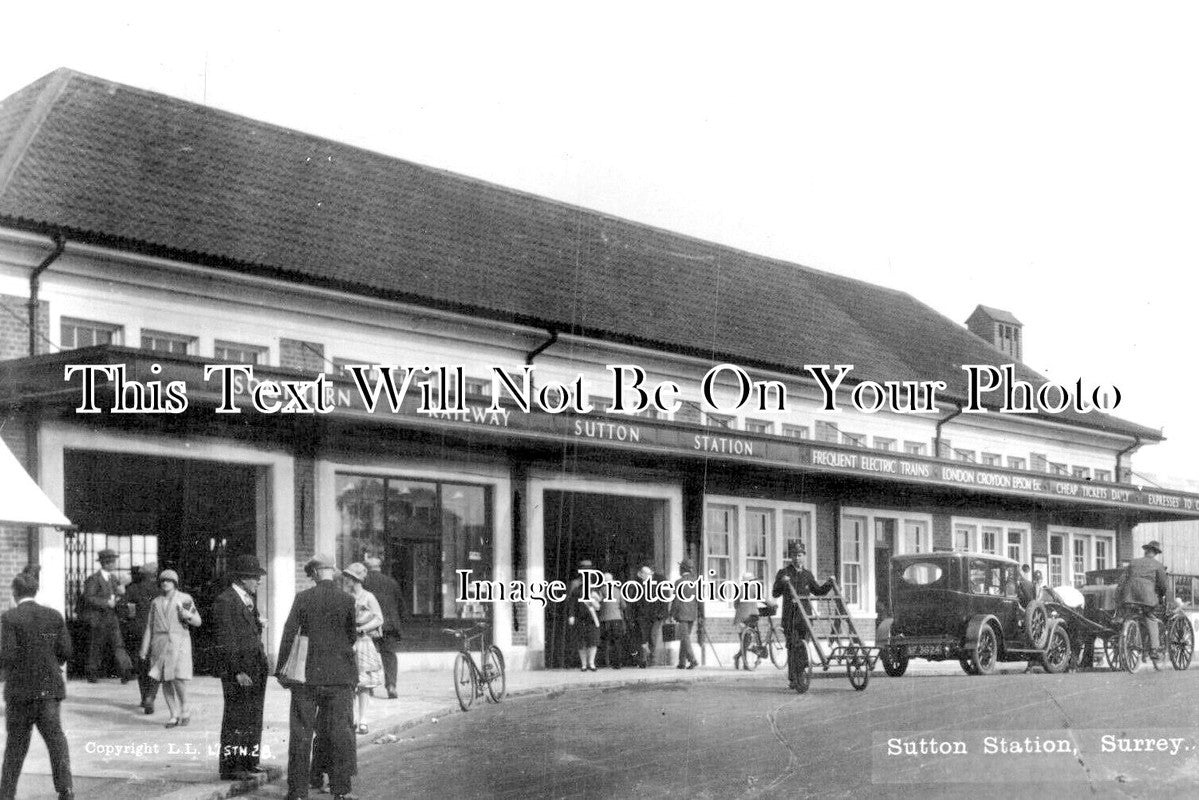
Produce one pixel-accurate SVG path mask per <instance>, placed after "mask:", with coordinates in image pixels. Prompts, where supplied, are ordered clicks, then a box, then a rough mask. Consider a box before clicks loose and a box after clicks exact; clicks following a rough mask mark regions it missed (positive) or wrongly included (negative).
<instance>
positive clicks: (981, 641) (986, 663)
mask: <svg viewBox="0 0 1199 800" xmlns="http://www.w3.org/2000/svg"><path fill="white" fill-rule="evenodd" d="M998 661H999V639H998V637H996V636H995V629H994V628H992V627H991V626H990V625H983V626H982V627H981V628H979V630H978V642H977V643H976V644H975V646H974V652H973V653H971V655H970V663H971V664H972V665H973V666H974V669H975V671H976V673H977V674H978V675H990V674H991V673H992V672H994V671H995V664H996V663H998Z"/></svg>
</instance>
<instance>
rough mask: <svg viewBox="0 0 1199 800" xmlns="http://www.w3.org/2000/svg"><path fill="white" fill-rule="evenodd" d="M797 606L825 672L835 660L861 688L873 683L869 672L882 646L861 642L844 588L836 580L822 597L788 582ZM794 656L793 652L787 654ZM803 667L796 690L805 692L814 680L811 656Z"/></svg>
mask: <svg viewBox="0 0 1199 800" xmlns="http://www.w3.org/2000/svg"><path fill="white" fill-rule="evenodd" d="M788 588H789V589H790V590H791V597H792V599H793V600H795V606H796V608H797V609H799V613H800V615H801V616H802V617H803V621H804V627H805V630H806V632H807V633H806V639H807V641H808V642H811V644H812V648H813V649H814V650H815V651H816V656H817V658H819V659H820V666H821V667H822V668H823V670H824V671H825V672H828V671H829V669H830V668H831V667H832V666H833V665H834V664H844V665H845V672H846V675H847V676H848V677H849V683H850V685H851V686H853V688H854V689H856V690H857V691H859V692H860V691H862V690H863V689H865V688H866V686H867V684H869V683H870V672H871V670H873V669H874V665H875V663H876V662H877V661H878V654H879V649H878V648H877V647H867V646H866V645H865V644H863V643H862V637H861V636H859V635H858V631H857V629H856V628H855V627H854V624H853V619H852V618H851V617H850V616H849V612H848V611H847V610H846V608H845V601H844V600H843V599H842V598H841V590H840V588H839V587H838V586H837V584H836V582H834V583H833V588H832V589H831V590H830V591H829V593H828V594H827V595H824V596H823V597H814V596H810V597H800V596H799V594H798V592H796V591H795V587H794V586H791V585H790V584H788ZM788 657H790V658H793V657H794V655H793V654H788ZM804 662H805V663H804V668H803V670H802V671H801V673H800V675H799V680H798V681H797V682H796V684H795V690H796V691H797V692H799V693H800V694H803V693H804V692H806V691H807V690H808V686H809V685H810V684H811V680H812V660H811V659H810V658H808V659H804Z"/></svg>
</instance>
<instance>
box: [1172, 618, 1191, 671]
mask: <svg viewBox="0 0 1199 800" xmlns="http://www.w3.org/2000/svg"><path fill="white" fill-rule="evenodd" d="M1166 641H1167V642H1169V644H1168V645H1167V646H1168V647H1169V649H1170V663H1171V664H1173V665H1174V669H1186V668H1187V667H1189V666H1190V665H1191V657H1192V656H1193V655H1194V654H1195V631H1194V630H1193V629H1192V628H1191V621H1190V620H1189V619H1187V618H1186V617H1185V616H1184V615H1182V614H1179V615H1178V616H1177V617H1175V618H1174V619H1172V620H1170V625H1169V627H1168V628H1167V629H1166Z"/></svg>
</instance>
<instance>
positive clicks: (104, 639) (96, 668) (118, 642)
mask: <svg viewBox="0 0 1199 800" xmlns="http://www.w3.org/2000/svg"><path fill="white" fill-rule="evenodd" d="M96 560H97V561H99V562H100V569H99V570H97V571H96V572H94V573H92V574H91V575H89V576H88V577H87V580H85V581H84V582H83V619H84V621H85V622H86V623H87V627H88V646H87V664H86V666H85V667H84V674H85V675H86V676H87V682H88V683H95V682H96V681H98V680H99V678H100V664H101V659H102V658H103V656H104V655H105V651H109V652H111V653H112V658H113V661H114V662H115V663H116V667H117V672H118V673H120V676H121V683H128V682H129V679H130V678H131V677H132V675H133V662H131V661H130V660H129V653H128V651H126V650H125V642H124V641H123V640H122V639H121V622H120V619H119V618H118V617H117V606H118V605H120V604H121V601H122V598H123V595H124V593H125V589H124V587H123V586H121V581H120V579H118V578H117V576H116V575H115V574H114V570H115V569H116V567H117V551H115V550H108V549H104V550H101V551H100V554H99V555H98V556H97V557H96Z"/></svg>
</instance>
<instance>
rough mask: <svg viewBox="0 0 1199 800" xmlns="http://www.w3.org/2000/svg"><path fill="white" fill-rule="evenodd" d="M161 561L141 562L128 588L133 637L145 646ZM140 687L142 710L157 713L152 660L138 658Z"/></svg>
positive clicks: (130, 632) (127, 598)
mask: <svg viewBox="0 0 1199 800" xmlns="http://www.w3.org/2000/svg"><path fill="white" fill-rule="evenodd" d="M158 593H159V592H158V564H156V563H155V562H153V561H150V562H148V563H146V564H143V565H142V566H141V570H140V571H139V572H138V575H137V580H135V581H134V582H133V583H131V584H130V585H129V588H128V589H126V590H125V603H126V605H127V606H128V607H129V608H130V609H131V611H132V616H131V617H130V619H129V628H130V631H129V640H128V641H130V642H134V643H135V644H134V646H135V647H141V643H142V636H143V635H144V634H145V632H146V625H148V624H149V622H150V604H151V603H153V602H154V598H155V597H158ZM136 667H137V688H138V691H139V692H140V694H141V705H142V710H143V711H145V712H146V713H147V714H153V713H154V700H155V698H157V697H158V681H156V680H154V679H153V678H151V677H150V662H149V661H147V660H145V659H141V658H139V659H138V660H137V665H136Z"/></svg>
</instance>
